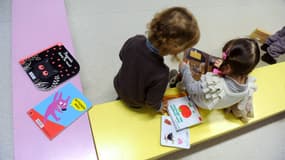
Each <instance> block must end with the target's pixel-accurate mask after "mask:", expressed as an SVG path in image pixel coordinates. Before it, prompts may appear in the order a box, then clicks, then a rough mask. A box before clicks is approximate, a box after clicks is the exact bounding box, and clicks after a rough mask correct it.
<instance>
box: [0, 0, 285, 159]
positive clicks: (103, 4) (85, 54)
mask: <svg viewBox="0 0 285 160" xmlns="http://www.w3.org/2000/svg"><path fill="white" fill-rule="evenodd" d="M273 2H274V3H273ZM65 4H66V8H67V15H68V21H69V24H70V30H71V34H72V40H73V46H74V48H75V51H76V57H77V58H78V61H79V63H80V64H81V71H80V77H81V80H82V84H83V91H84V94H85V95H86V96H87V97H88V98H89V99H90V100H91V101H92V102H93V103H94V104H99V103H104V102H107V101H111V100H114V99H115V97H116V93H115V91H114V88H113V85H112V80H113V77H114V75H115V74H116V73H117V71H118V68H119V67H120V61H119V57H118V52H119V50H120V48H121V46H122V44H123V43H124V41H125V40H126V39H128V38H129V37H130V36H133V35H135V34H144V33H145V31H146V25H147V23H148V22H149V21H150V19H151V18H152V16H153V15H154V13H156V12H157V11H160V10H161V9H163V8H166V7H169V6H174V5H176V6H185V7H187V8H189V9H190V10H191V11H192V12H193V13H194V15H195V16H196V18H197V20H198V23H199V26H200V30H201V39H200V41H199V43H198V44H197V45H196V48H200V49H202V50H204V51H207V52H209V53H211V54H213V55H217V56H218V55H220V51H221V47H222V46H223V44H224V43H225V42H226V41H228V40H229V39H232V38H237V37H245V36H247V35H248V34H250V33H251V32H252V31H253V30H254V29H255V28H256V27H259V28H262V29H264V30H266V31H268V32H270V33H273V32H275V31H277V30H278V29H280V28H281V27H282V26H284V19H285V1H284V0H274V1H269V0H248V1H240V0H219V1H206V0H192V1H188V0H180V1H171V0H164V1H152V2H151V4H150V3H148V2H147V1H132V0H122V1H118V2H116V1H110V0H105V1H99V0H85V1H84V2H83V1H71V0H66V1H65ZM0 53H1V55H2V56H3V57H2V58H1V59H0V64H1V68H2V71H3V73H2V75H1V79H0V102H1V105H0V128H1V129H0V160H11V159H13V137H12V135H13V126H12V104H11V94H12V93H11V87H12V84H11V67H10V66H11V58H10V56H11V1H9V0H0ZM283 60H285V57H284V56H282V57H280V59H279V61H283ZM166 63H167V64H168V65H169V66H170V68H177V64H176V63H175V62H173V61H171V59H170V58H169V57H167V58H166ZM262 65H265V64H264V63H262V62H260V64H259V66H262ZM269 85H270V82H269ZM280 96H281V95H280ZM284 141H285V119H284V118H283V119H281V120H277V121H274V122H272V123H268V124H266V125H262V126H260V127H257V128H256V129H254V130H252V131H249V132H246V133H243V134H241V135H240V134H237V135H236V136H233V137H232V138H230V139H227V140H225V141H223V140H220V141H219V142H212V144H211V145H205V146H204V147H200V149H195V151H193V150H191V149H190V150H184V151H181V152H178V153H174V154H172V155H169V156H166V157H163V158H162V159H164V160H172V159H185V160H186V159H187V160H192V159H193V160H194V159H195V160H206V159H220V160H228V159H232V160H235V159H236V160H238V159H251V160H267V159H271V160H284V159H285V143H284Z"/></svg>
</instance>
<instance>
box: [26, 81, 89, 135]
mask: <svg viewBox="0 0 285 160" xmlns="http://www.w3.org/2000/svg"><path fill="white" fill-rule="evenodd" d="M90 107H91V102H90V101H89V100H88V99H87V98H86V97H85V96H84V95H83V94H82V93H81V92H80V91H79V90H78V89H77V88H75V87H74V86H73V85H72V84H71V83H68V84H66V85H65V86H63V87H62V88H60V89H59V90H58V91H56V92H55V93H53V94H51V95H50V96H49V97H48V98H46V99H45V100H43V101H42V102H41V103H39V104H38V105H36V106H35V107H33V108H32V109H30V110H29V111H28V112H27V113H28V115H29V116H30V117H31V119H32V120H33V121H34V122H35V124H36V125H37V126H38V127H39V128H40V129H41V130H42V131H43V132H44V133H45V135H46V136H47V137H48V138H49V139H53V138H54V137H56V136H57V135H58V134H59V133H60V132H61V131H63V130H64V129H65V128H66V127H68V126H69V125H70V124H71V123H72V122H74V121H75V120H76V119H77V118H79V117H80V116H81V115H82V114H83V113H85V112H86V111H87V110H88V109H89V108H90Z"/></svg>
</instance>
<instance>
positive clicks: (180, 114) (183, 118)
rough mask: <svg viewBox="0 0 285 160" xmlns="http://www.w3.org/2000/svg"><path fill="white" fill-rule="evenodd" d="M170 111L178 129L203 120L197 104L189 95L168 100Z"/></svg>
mask: <svg viewBox="0 0 285 160" xmlns="http://www.w3.org/2000/svg"><path fill="white" fill-rule="evenodd" d="M168 113H169V115H170V117H171V119H172V122H173V123H174V127H175V129H176V130H182V129H184V128H188V127H190V126H193V125H196V124H199V123H201V122H202V117H201V116H200V113H199V111H198V109H197V107H196V105H195V104H194V103H193V102H192V101H191V100H190V99H189V98H188V97H187V96H184V97H180V98H174V99H171V100H168Z"/></svg>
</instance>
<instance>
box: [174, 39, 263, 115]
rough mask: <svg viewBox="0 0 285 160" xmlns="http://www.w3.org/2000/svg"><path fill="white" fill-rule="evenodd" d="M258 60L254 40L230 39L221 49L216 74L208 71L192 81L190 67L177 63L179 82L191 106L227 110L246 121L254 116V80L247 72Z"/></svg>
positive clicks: (258, 51)
mask: <svg viewBox="0 0 285 160" xmlns="http://www.w3.org/2000/svg"><path fill="white" fill-rule="evenodd" d="M259 59H260V50H259V46H258V44H257V42H256V41H254V40H252V39H248V38H238V39H233V40H230V41H229V42H227V43H226V44H225V46H224V47H223V58H222V62H221V64H220V66H219V71H218V72H207V73H206V74H204V75H202V76H201V79H200V80H199V81H196V80H195V79H193V77H192V75H191V72H190V68H189V64H186V63H185V62H182V63H180V65H179V70H180V72H181V74H182V83H183V84H184V86H185V89H186V91H187V93H188V94H189V96H190V98H191V99H192V100H193V101H194V103H195V104H196V105H197V106H198V107H201V108H204V109H208V110H212V109H223V108H230V110H231V111H232V112H233V114H234V115H235V116H236V117H239V118H241V119H242V120H243V121H247V120H248V118H249V117H252V116H253V106H252V98H253V93H254V92H255V90H256V85H255V78H254V77H251V76H249V73H250V72H251V71H252V70H253V69H254V68H255V66H256V65H257V63H258V62H259Z"/></svg>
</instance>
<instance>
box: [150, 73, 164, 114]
mask: <svg viewBox="0 0 285 160" xmlns="http://www.w3.org/2000/svg"><path fill="white" fill-rule="evenodd" d="M167 83H168V75H167V77H164V78H161V79H158V80H157V83H156V84H154V85H153V86H151V87H149V88H148V89H147V93H146V99H145V103H146V105H148V106H151V107H152V108H154V109H155V110H157V111H160V110H164V109H163V107H162V99H163V96H164V92H165V90H166V87H167Z"/></svg>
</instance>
